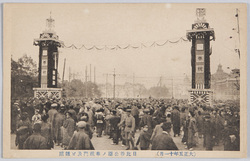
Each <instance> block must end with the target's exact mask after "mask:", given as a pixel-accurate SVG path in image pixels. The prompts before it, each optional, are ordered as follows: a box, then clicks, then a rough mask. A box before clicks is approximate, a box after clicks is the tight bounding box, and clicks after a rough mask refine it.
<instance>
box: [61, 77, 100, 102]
mask: <svg viewBox="0 0 250 161" xmlns="http://www.w3.org/2000/svg"><path fill="white" fill-rule="evenodd" d="M62 88H63V91H64V93H65V94H63V95H64V96H67V97H88V98H94V97H100V96H101V91H100V90H99V88H98V86H97V85H96V84H95V83H93V82H85V83H83V82H82V81H81V80H79V79H73V80H72V81H71V82H68V81H64V83H63V84H62Z"/></svg>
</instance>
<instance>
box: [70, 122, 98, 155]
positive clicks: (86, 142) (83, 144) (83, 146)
mask: <svg viewBox="0 0 250 161" xmlns="http://www.w3.org/2000/svg"><path fill="white" fill-rule="evenodd" d="M86 125H87V123H86V122H85V121H79V122H78V123H77V127H78V128H79V131H78V132H76V133H74V135H73V136H72V138H71V139H70V142H69V146H68V149H69V150H94V149H93V148H91V145H92V143H91V141H90V139H89V136H88V135H87V134H86V132H85V128H86ZM92 147H93V146H92Z"/></svg>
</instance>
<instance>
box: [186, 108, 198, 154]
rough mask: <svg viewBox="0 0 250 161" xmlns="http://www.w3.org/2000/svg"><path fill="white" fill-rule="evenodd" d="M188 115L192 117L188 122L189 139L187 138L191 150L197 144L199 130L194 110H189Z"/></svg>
mask: <svg viewBox="0 0 250 161" xmlns="http://www.w3.org/2000/svg"><path fill="white" fill-rule="evenodd" d="M188 116H189V117H190V119H189V120H190V121H189V124H188V140H187V148H188V149H189V150H193V147H194V146H196V142H197V140H196V139H197V136H198V133H197V132H198V130H197V123H196V120H195V118H194V116H195V114H194V112H193V111H189V114H188Z"/></svg>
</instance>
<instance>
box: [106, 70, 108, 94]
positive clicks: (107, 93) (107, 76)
mask: <svg viewBox="0 0 250 161" xmlns="http://www.w3.org/2000/svg"><path fill="white" fill-rule="evenodd" d="M106 98H108V74H106Z"/></svg>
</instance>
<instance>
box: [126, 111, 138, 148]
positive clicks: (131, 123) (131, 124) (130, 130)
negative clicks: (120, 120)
mask: <svg viewBox="0 0 250 161" xmlns="http://www.w3.org/2000/svg"><path fill="white" fill-rule="evenodd" d="M126 111H127V117H126V119H125V129H124V132H125V139H126V145H127V149H126V150H129V149H130V142H131V145H132V149H134V141H133V138H134V132H135V118H134V117H133V116H132V115H131V109H130V108H128V109H127V110H126Z"/></svg>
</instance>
